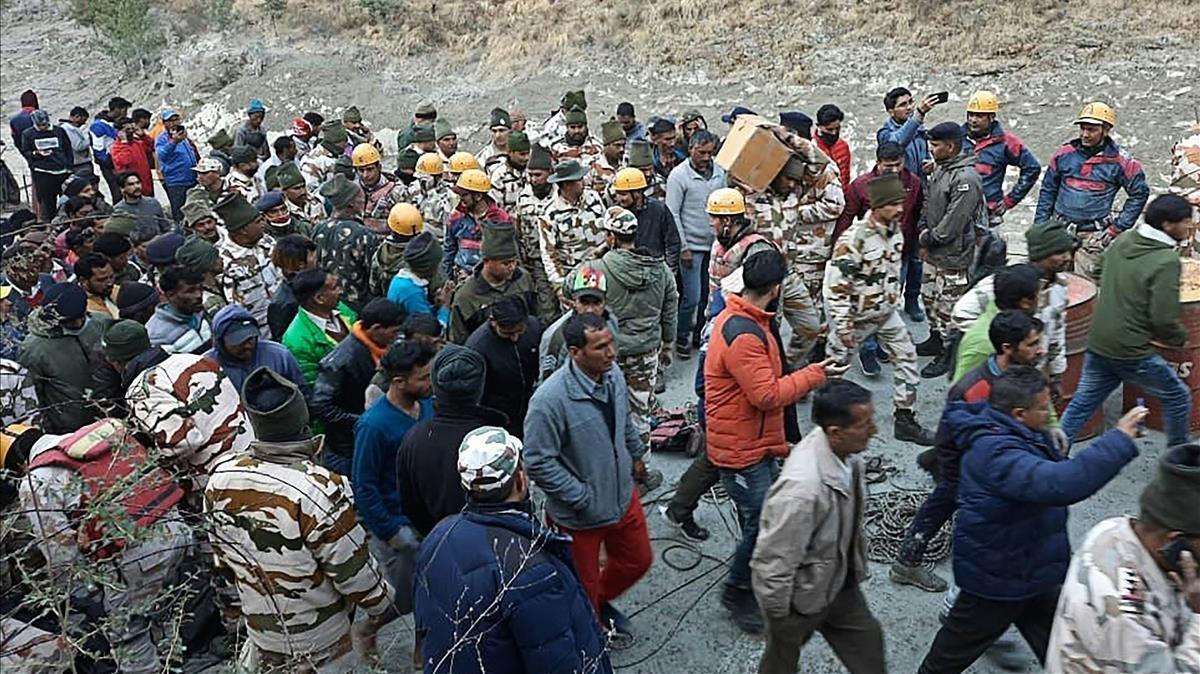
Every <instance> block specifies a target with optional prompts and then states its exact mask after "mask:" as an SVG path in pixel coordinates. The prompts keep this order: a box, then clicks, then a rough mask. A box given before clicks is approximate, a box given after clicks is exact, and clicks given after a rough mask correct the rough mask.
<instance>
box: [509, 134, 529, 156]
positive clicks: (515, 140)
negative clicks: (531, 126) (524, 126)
mask: <svg viewBox="0 0 1200 674" xmlns="http://www.w3.org/2000/svg"><path fill="white" fill-rule="evenodd" d="M508 151H509V152H529V135H528V134H526V133H525V132H524V131H513V132H512V133H510V134H508Z"/></svg>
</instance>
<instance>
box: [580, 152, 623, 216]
mask: <svg viewBox="0 0 1200 674" xmlns="http://www.w3.org/2000/svg"><path fill="white" fill-rule="evenodd" d="M622 168H624V167H623V166H621V165H620V164H618V165H616V166H613V165H612V164H610V163H608V159H606V158H605V157H604V153H603V152H602V153H601V154H600V156H599V157H596V160H595V161H593V162H592V167H591V173H589V174H588V177H587V181H588V183H589V185H588V186H589V187H591V189H592V191H594V192H595V193H597V194H599V195H601V196H603V197H604V203H605V204H606V205H608V206H613V205H615V204H616V199H615V197H614V196H613V192H612V183H613V179H614V178H616V177H617V171H619V170H620V169H622Z"/></svg>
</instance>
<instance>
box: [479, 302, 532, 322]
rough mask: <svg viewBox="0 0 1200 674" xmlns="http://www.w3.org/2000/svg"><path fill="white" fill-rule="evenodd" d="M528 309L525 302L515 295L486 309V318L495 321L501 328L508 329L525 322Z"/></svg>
mask: <svg viewBox="0 0 1200 674" xmlns="http://www.w3.org/2000/svg"><path fill="white" fill-rule="evenodd" d="M528 316H529V309H528V308H527V307H526V306H525V300H523V299H521V298H520V297H519V296H517V295H509V296H507V297H502V298H500V299H499V300H497V301H496V302H494V303H493V304H492V306H490V307H488V318H490V319H492V320H493V321H496V324H497V325H499V326H500V327H502V328H510V327H513V326H516V325H520V324H521V323H524V322H525V318H526V317H528Z"/></svg>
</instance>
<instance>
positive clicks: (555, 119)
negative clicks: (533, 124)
mask: <svg viewBox="0 0 1200 674" xmlns="http://www.w3.org/2000/svg"><path fill="white" fill-rule="evenodd" d="M525 130H526V132H527V133H528V131H529V129H528V127H526V129H525ZM566 135H567V116H566V114H565V113H564V112H563V111H562V110H561V109H559V110H557V111H556V112H555V113H554V114H553V115H550V117H549V118H548V119H547V120H546V121H544V122H542V125H541V128H540V129H538V130H537V134H536V136H535V135H530V136H529V138H530V139H531V140H533V139H534V138H536V140H537V144H538V145H541V146H542V147H544V148H546V149H547V150H549V149H550V148H551V147H553V146H554V145H556V144H558V143H559V142H561V141H562V139H563V137H564V136H566Z"/></svg>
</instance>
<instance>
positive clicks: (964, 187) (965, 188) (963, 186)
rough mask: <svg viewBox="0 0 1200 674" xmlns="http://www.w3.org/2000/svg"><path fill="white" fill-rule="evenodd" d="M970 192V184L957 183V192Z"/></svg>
mask: <svg viewBox="0 0 1200 674" xmlns="http://www.w3.org/2000/svg"><path fill="white" fill-rule="evenodd" d="M970 190H971V184H970V183H959V184H958V191H959V192H968V191H970Z"/></svg>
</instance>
